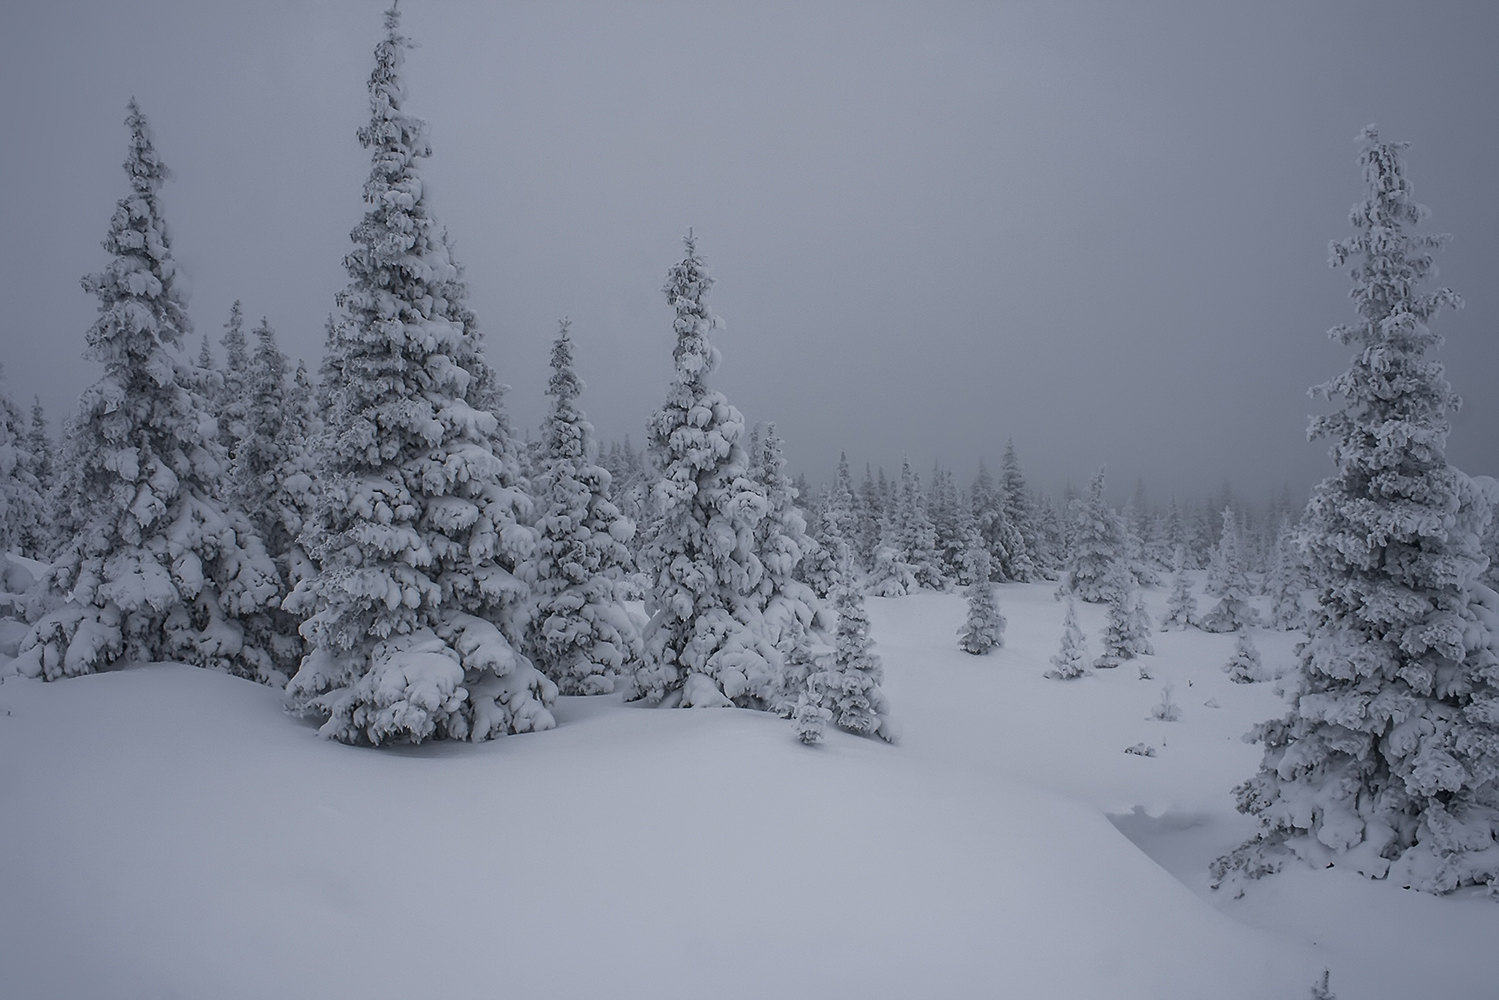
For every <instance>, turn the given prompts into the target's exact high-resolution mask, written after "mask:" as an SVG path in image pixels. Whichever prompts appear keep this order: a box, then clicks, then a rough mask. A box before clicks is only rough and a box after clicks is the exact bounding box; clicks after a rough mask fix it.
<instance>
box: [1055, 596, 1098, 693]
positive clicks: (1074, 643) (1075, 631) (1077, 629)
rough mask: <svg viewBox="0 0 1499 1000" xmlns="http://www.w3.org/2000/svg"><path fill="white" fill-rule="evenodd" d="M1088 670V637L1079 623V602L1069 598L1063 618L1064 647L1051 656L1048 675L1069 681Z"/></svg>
mask: <svg viewBox="0 0 1499 1000" xmlns="http://www.w3.org/2000/svg"><path fill="white" fill-rule="evenodd" d="M1087 672H1088V638H1087V636H1085V635H1083V630H1082V626H1080V625H1078V623H1077V602H1076V601H1074V600H1073V599H1072V598H1070V597H1069V598H1067V615H1066V617H1064V618H1063V619H1062V648H1061V649H1059V650H1057V654H1056V655H1055V656H1053V657H1052V658H1051V669H1050V670H1048V671H1046V676H1047V677H1050V678H1053V679H1054V680H1060V681H1067V680H1072V679H1073V678H1074V677H1081V676H1083V674H1086V673H1087Z"/></svg>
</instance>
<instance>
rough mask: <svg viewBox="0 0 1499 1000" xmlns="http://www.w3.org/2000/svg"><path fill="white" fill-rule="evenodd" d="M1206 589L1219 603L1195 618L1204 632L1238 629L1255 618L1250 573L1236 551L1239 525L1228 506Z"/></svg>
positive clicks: (1237, 550)
mask: <svg viewBox="0 0 1499 1000" xmlns="http://www.w3.org/2000/svg"><path fill="white" fill-rule="evenodd" d="M1208 593H1209V594H1212V595H1213V596H1215V597H1217V598H1218V603H1217V604H1214V605H1213V606H1212V607H1211V608H1209V609H1208V610H1207V611H1206V612H1205V613H1204V614H1203V615H1202V617H1201V618H1199V619H1198V623H1197V624H1198V627H1200V628H1201V629H1202V630H1203V631H1204V632H1237V631H1238V630H1239V629H1241V628H1245V627H1247V626H1250V625H1254V624H1256V623H1257V622H1258V619H1259V616H1258V615H1256V614H1255V611H1254V607H1253V605H1251V604H1250V603H1249V576H1248V574H1247V573H1245V571H1244V562H1243V559H1242V558H1241V557H1240V554H1239V525H1238V521H1237V520H1236V519H1235V518H1234V512H1233V508H1231V507H1224V508H1223V534H1222V535H1220V536H1219V538H1218V547H1217V548H1216V549H1215V550H1214V551H1213V558H1212V561H1211V562H1210V563H1209V564H1208Z"/></svg>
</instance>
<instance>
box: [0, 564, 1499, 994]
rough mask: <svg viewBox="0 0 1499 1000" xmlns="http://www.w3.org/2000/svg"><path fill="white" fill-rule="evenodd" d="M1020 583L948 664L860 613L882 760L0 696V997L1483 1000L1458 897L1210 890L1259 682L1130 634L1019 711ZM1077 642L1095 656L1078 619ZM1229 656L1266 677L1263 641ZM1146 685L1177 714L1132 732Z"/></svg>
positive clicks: (735, 717) (185, 672)
mask: <svg viewBox="0 0 1499 1000" xmlns="http://www.w3.org/2000/svg"><path fill="white" fill-rule="evenodd" d="M1053 589H1054V588H1053V586H1052V585H1049V584H1034V585H1021V584H1009V585H1004V586H1001V587H999V588H997V590H998V598H999V602H1000V606H1001V608H1002V609H1003V610H1004V612H1005V614H1006V616H1007V617H1008V618H1009V621H1010V626H1009V628H1008V630H1007V632H1006V645H1005V646H1004V647H1003V648H1001V649H997V650H995V651H994V652H993V653H991V654H990V655H989V656H985V657H973V656H969V655H967V654H965V653H963V652H962V651H961V650H960V649H959V648H958V646H957V643H956V641H955V640H954V638H953V637H954V635H955V633H956V630H957V628H958V626H959V624H960V623H961V622H962V621H963V618H964V614H965V605H964V599H963V597H962V596H961V595H958V594H934V593H920V594H914V595H911V596H907V597H902V598H898V599H877V598H871V599H869V600H868V608H869V613H870V618H871V621H872V624H873V636H874V639H875V640H876V643H877V646H876V649H877V652H878V653H879V655H880V656H881V657H882V659H883V660H884V664H885V670H886V679H885V685H884V688H885V691H886V693H887V694H888V695H889V697H890V700H891V702H892V705H893V710H894V713H895V716H896V718H897V719H898V720H899V721H900V723H901V724H902V727H903V737H902V739H901V741H900V742H899V743H898V744H896V745H894V746H891V745H887V744H885V743H883V742H881V741H878V740H874V739H864V738H859V737H855V736H851V735H848V734H846V733H842V732H838V731H836V730H832V729H830V730H829V731H828V733H827V735H826V737H825V739H824V741H823V742H822V743H821V744H819V745H817V746H813V747H807V746H803V745H801V744H800V743H798V742H797V740H796V737H795V731H794V727H793V726H792V725H791V724H790V723H788V722H786V721H784V720H781V719H778V718H776V717H774V716H773V715H771V714H769V713H765V712H753V711H742V710H737V709H718V710H698V711H693V710H667V709H651V708H646V707H643V706H640V705H624V704H622V703H621V702H620V700H619V697H618V696H617V695H616V696H601V697H593V698H561V699H559V701H558V704H557V709H556V712H555V714H556V717H557V721H558V727H557V728H556V729H555V730H552V731H549V732H542V733H534V734H527V735H523V736H513V737H506V738H503V739H499V740H495V741H493V742H490V743H484V744H478V745H474V744H464V743H451V742H449V743H435V744H425V745H422V746H418V747H390V748H382V749H368V748H356V747H349V746H344V745H341V744H337V743H333V742H331V741H327V740H322V739H319V738H317V736H316V735H315V728H314V726H313V725H312V724H311V723H308V722H305V721H303V720H300V719H298V718H296V717H293V716H291V715H288V714H286V713H284V712H283V711H282V710H281V704H280V696H279V695H278V694H277V693H276V692H274V691H271V690H269V689H267V688H265V687H263V686H261V685H257V684H254V683H251V682H249V681H244V680H240V679H236V678H234V677H230V676H228V675H226V674H221V673H215V672H212V671H208V670H203V669H199V668H194V667H186V666H180V665H173V664H153V665H145V666H136V667H131V668H127V669H124V670H118V671H112V672H108V673H103V674H98V675H92V676H85V677H79V678H72V679H67V680H63V681H58V682H55V683H51V684H43V683H41V682H39V681H29V680H22V679H19V678H16V677H14V676H12V677H9V678H7V679H6V680H5V681H4V683H3V684H0V996H4V997H18V998H19V997H26V998H37V1000H45V998H64V997H68V998H71V997H85V996H87V997H122V998H151V1000H155V998H159V997H184V998H186V997H191V998H194V1000H217V998H225V1000H229V998H235V1000H238V998H267V1000H270V998H276V1000H286V998H301V997H309V998H320V1000H321V998H342V997H350V998H354V997H359V998H381V997H415V996H421V997H428V996H434V997H435V996H497V995H506V996H547V997H580V998H581V997H641V998H646V997H649V998H675V997H682V998H688V997H691V998H694V1000H698V998H703V997H715V998H737V997H776V998H781V997H823V998H827V997H855V996H857V997H892V998H895V997H899V998H911V997H996V996H1014V997H1028V998H1030V997H1035V998H1047V997H1057V998H1063V997H1066V998H1096V997H1108V998H1115V1000H1127V998H1141V1000H1145V998H1149V1000H1168V998H1176V997H1180V998H1202V997H1214V998H1225V1000H1227V998H1241V997H1242V998H1264V1000H1284V998H1293V997H1304V996H1306V995H1308V993H1309V990H1310V986H1311V984H1312V982H1313V981H1314V979H1316V978H1317V977H1318V976H1319V975H1320V972H1321V970H1322V969H1323V968H1324V967H1327V968H1330V969H1331V970H1332V980H1331V986H1332V989H1333V991H1334V992H1335V993H1336V994H1337V995H1338V996H1339V997H1340V998H1341V1000H1384V998H1388V1000H1396V998H1399V1000H1408V998H1411V997H1420V996H1425V997H1438V996H1440V997H1443V998H1449V1000H1456V998H1465V997H1472V998H1478V997H1484V998H1487V997H1491V996H1492V995H1493V984H1494V982H1496V981H1499V952H1496V951H1495V949H1494V948H1493V947H1492V944H1493V942H1494V941H1495V940H1499V905H1496V904H1495V903H1494V902H1491V901H1489V900H1488V899H1486V898H1484V897H1483V896H1482V895H1481V894H1480V893H1479V892H1477V891H1476V890H1465V891H1464V892H1459V893H1456V894H1454V895H1453V896H1449V897H1445V898H1435V897H1431V896H1427V895H1423V894H1420V893H1415V892H1405V891H1402V890H1401V889H1400V887H1399V886H1398V885H1394V884H1391V883H1388V882H1370V881H1367V880H1365V879H1364V878H1363V877H1362V876H1359V875H1356V874H1354V873H1353V872H1351V871H1345V870H1342V869H1341V868H1334V869H1325V870H1311V869H1305V868H1296V867H1288V869H1287V871H1286V872H1285V873H1283V874H1281V875H1277V876H1272V877H1270V878H1268V879H1264V880H1262V881H1259V882H1256V883H1251V884H1249V886H1248V888H1247V891H1246V893H1245V895H1244V896H1243V898H1239V899H1235V898H1233V897H1232V895H1231V894H1230V893H1229V891H1228V890H1220V891H1219V892H1212V891H1211V890H1209V889H1208V887H1207V882H1208V876H1207V871H1206V868H1207V864H1208V862H1209V861H1210V860H1211V859H1212V858H1213V857H1215V856H1216V855H1218V854H1221V853H1223V852H1224V851H1227V850H1228V849H1230V848H1232V847H1234V846H1235V845H1237V844H1238V843H1239V842H1240V841H1242V840H1243V839H1244V838H1245V837H1247V836H1248V835H1249V834H1250V833H1252V831H1253V826H1252V822H1251V821H1250V820H1249V819H1247V818H1245V817H1242V816H1240V815H1238V814H1237V813H1236V812H1235V811H1234V809H1233V802H1232V796H1231V793H1230V789H1231V787H1232V785H1233V784H1235V783H1236V782H1238V781H1240V780H1242V779H1244V778H1246V777H1248V776H1249V775H1250V774H1251V773H1252V772H1253V770H1254V768H1255V767H1256V765H1257V764H1258V761H1259V753H1260V751H1259V748H1258V747H1255V746H1249V745H1246V744H1244V743H1243V742H1241V741H1240V739H1239V736H1240V734H1241V733H1243V732H1244V731H1245V730H1247V729H1248V728H1249V726H1250V725H1251V724H1252V723H1254V722H1257V721H1260V720H1261V719H1264V718H1267V717H1269V716H1271V715H1274V714H1279V713H1280V712H1281V711H1282V709H1281V706H1280V704H1279V702H1278V700H1277V698H1276V695H1275V694H1274V692H1273V687H1274V685H1272V684H1248V685H1240V684H1233V683H1232V682H1231V681H1230V680H1229V679H1228V678H1227V677H1226V676H1224V674H1223V673H1222V672H1221V670H1220V669H1219V667H1220V665H1221V664H1222V663H1223V662H1224V661H1225V660H1226V659H1227V658H1228V656H1229V654H1230V653H1231V651H1232V647H1233V642H1234V637H1233V636H1232V635H1209V634H1205V633H1202V632H1199V631H1197V630H1196V629H1188V630H1186V631H1184V632H1169V633H1164V634H1160V635H1158V636H1156V645H1157V651H1158V655H1156V656H1153V657H1146V658H1144V660H1143V662H1146V663H1148V664H1149V665H1150V667H1151V669H1152V671H1153V672H1154V675H1155V679H1154V680H1152V681H1141V680H1139V679H1138V675H1137V672H1136V671H1134V670H1133V669H1130V670H1125V669H1120V670H1112V671H1099V672H1096V673H1094V674H1093V675H1090V676H1087V677H1083V678H1080V679H1077V680H1074V681H1069V682H1067V683H1058V682H1056V681H1052V680H1047V679H1045V678H1043V677H1042V673H1043V672H1044V671H1045V670H1046V669H1047V667H1048V662H1047V661H1048V658H1049V656H1050V655H1051V654H1052V653H1053V652H1054V651H1055V648H1056V644H1057V641H1058V636H1059V635H1060V631H1061V620H1062V612H1063V607H1062V605H1061V604H1060V603H1058V602H1056V601H1055V600H1054V599H1053V597H1052V593H1053ZM1165 597H1166V589H1165V588H1156V589H1154V590H1151V591H1149V592H1147V599H1148V601H1149V607H1150V610H1151V612H1152V614H1157V615H1158V614H1159V613H1160V610H1161V608H1162V607H1163V605H1164V602H1165ZM1078 613H1079V616H1080V620H1081V622H1082V625H1083V627H1084V629H1085V630H1086V631H1087V632H1088V633H1089V636H1090V641H1091V642H1094V643H1096V642H1097V637H1098V635H1099V633H1100V631H1101V629H1102V627H1103V624H1104V608H1102V607H1099V606H1089V605H1083V606H1079V608H1078ZM1254 637H1255V642H1256V644H1257V645H1258V646H1259V648H1260V651H1261V654H1262V656H1263V658H1264V665H1265V668H1266V670H1267V671H1269V672H1276V671H1279V670H1281V669H1284V668H1285V667H1286V666H1287V665H1288V664H1290V662H1291V646H1292V644H1293V643H1294V641H1295V639H1296V634H1294V633H1278V632H1271V631H1267V630H1263V629H1256V630H1254ZM0 668H3V663H0ZM3 673H4V670H3V669H0V674H3ZM1164 683H1170V684H1172V685H1173V688H1174V695H1173V698H1174V700H1175V702H1176V703H1177V704H1179V705H1180V706H1181V708H1182V717H1181V719H1180V721H1177V722H1172V723H1162V722H1157V721H1148V720H1147V719H1146V717H1147V715H1148V714H1149V708H1150V706H1151V705H1152V704H1154V703H1156V702H1157V701H1158V700H1159V697H1160V691H1161V687H1162V685H1163V684H1164ZM1210 700H1212V701H1214V702H1216V703H1217V704H1219V705H1221V706H1222V707H1221V708H1213V707H1208V706H1207V705H1206V704H1205V703H1206V702H1208V701H1210ZM1138 743H1143V744H1145V745H1146V746H1149V747H1152V748H1154V749H1155V751H1156V756H1154V757H1145V756H1140V755H1138V754H1134V753H1125V752H1124V749H1125V748H1126V747H1129V746H1132V745H1134V744H1138Z"/></svg>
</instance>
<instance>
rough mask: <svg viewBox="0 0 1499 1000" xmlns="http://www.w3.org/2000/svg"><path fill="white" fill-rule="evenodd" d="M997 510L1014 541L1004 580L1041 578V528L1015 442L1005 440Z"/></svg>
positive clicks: (1044, 557) (1043, 553)
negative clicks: (998, 509)
mask: <svg viewBox="0 0 1499 1000" xmlns="http://www.w3.org/2000/svg"><path fill="white" fill-rule="evenodd" d="M999 493H1000V513H1001V515H1002V516H1003V518H1004V523H1005V525H1006V526H1007V527H1008V529H1009V531H1010V532H1011V533H1013V540H1012V541H1011V542H1010V543H1009V544H1008V546H1007V548H1008V549H1009V550H1010V551H1009V555H1010V562H1009V563H1008V564H1007V565H1006V566H1004V567H1003V569H1004V573H1005V576H1006V578H1007V579H1010V580H1015V581H1016V582H1018V583H1030V582H1033V581H1035V580H1039V579H1041V577H1042V575H1043V572H1046V571H1050V569H1054V567H1048V566H1047V551H1046V549H1047V547H1046V546H1045V545H1044V544H1043V542H1042V528H1041V524H1040V521H1039V514H1038V512H1037V510H1036V504H1035V501H1034V500H1032V499H1031V494H1030V490H1029V488H1028V487H1027V486H1026V483H1025V474H1024V473H1023V472H1022V471H1021V469H1020V456H1019V455H1018V454H1016V452H1015V442H1014V441H1013V440H1008V441H1006V442H1005V453H1004V458H1003V459H1002V460H1001V462H1000V473H999Z"/></svg>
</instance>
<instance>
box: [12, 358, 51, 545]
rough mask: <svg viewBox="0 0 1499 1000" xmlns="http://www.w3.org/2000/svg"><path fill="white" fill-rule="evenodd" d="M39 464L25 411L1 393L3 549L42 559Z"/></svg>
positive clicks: (43, 527) (43, 536) (43, 518)
mask: <svg viewBox="0 0 1499 1000" xmlns="http://www.w3.org/2000/svg"><path fill="white" fill-rule="evenodd" d="M3 375H4V369H3V368H0V377H3ZM38 464H39V459H38V456H37V455H36V453H35V452H34V451H33V450H32V441H31V436H30V433H29V428H28V427H27V425H26V415H25V413H24V412H22V410H21V408H20V407H19V406H17V405H16V403H15V401H14V400H12V399H11V398H10V397H9V396H7V395H5V394H4V393H0V553H4V552H11V551H13V552H16V553H18V554H20V555H23V556H26V557H27V558H30V559H39V558H41V557H42V555H43V550H45V549H46V548H47V547H48V544H47V529H46V523H47V516H46V510H45V504H44V502H43V495H42V494H43V487H42V483H41V482H40V481H39V480H38V478H37V466H38Z"/></svg>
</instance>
